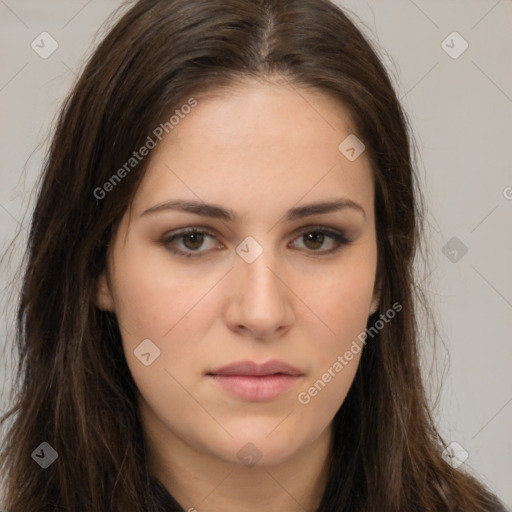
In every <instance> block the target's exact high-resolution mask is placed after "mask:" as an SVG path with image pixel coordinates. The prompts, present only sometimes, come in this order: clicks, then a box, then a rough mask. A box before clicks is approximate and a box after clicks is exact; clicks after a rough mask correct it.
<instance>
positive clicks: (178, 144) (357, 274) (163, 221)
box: [96, 80, 378, 512]
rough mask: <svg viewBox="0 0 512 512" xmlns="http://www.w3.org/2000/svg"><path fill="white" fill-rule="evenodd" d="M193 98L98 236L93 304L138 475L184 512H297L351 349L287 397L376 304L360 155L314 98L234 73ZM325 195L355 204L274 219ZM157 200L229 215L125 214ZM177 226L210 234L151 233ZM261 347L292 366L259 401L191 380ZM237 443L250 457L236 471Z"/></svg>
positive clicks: (341, 115) (344, 123) (339, 110)
mask: <svg viewBox="0 0 512 512" xmlns="http://www.w3.org/2000/svg"><path fill="white" fill-rule="evenodd" d="M195 98H196V99H197V100H198V105H197V107H195V108H194V109H193V110H192V112H191V113H190V114H189V115H188V116H186V117H185V118H184V119H183V120H181V121H180V123H179V125H177V126H176V127H175V128H174V129H173V130H172V131H171V132H170V133H169V134H168V135H167V136H166V137H165V138H164V139H163V140H162V143H161V144H160V145H159V146H158V147H157V148H156V149H154V150H153V152H152V154H151V160H150V163H149V167H148V170H147V173H146V175H145V176H144V178H143V180H142V183H141V184H140V187H139V189H138V190H137V193H136V195H135V198H134V200H133V203H132V205H131V206H130V208H129V209H128V210H127V212H126V214H125V215H124V217H123V219H122V221H121V223H120V225H119V228H118V230H117V231H116V233H115V235H114V238H113V241H112V245H111V247H110V252H109V264H108V269H107V270H106V272H105V273H104V274H103V275H102V276H101V277H100V279H99V281H98V292H97V298H96V300H97V304H98V306H99V307H101V308H103V309H105V310H110V311H114V312H115V314H116V316H117V318H118V321H119V324H120V328H121V334H122V340H123V346H124V351H125V354H126V358H127V362H128V365H129V368H130V371H131V373H132V375H133V378H134V380H135V383H136V384H137V387H138V389H139V410H140V416H141V420H142V424H143V429H144V433H145V436H146V439H147V443H148V452H149V456H148V465H149V468H150V472H151V473H152V474H153V475H155V476H156V477H157V478H158V479H159V480H160V481H161V482H162V483H163V484H164V485H165V486H166V488H167V489H168V490H169V492H171V493H172V494H173V496H174V497H175V498H176V499H177V500H178V501H179V502H180V503H181V505H182V506H183V508H184V509H185V510H194V509H196V510H198V511H199V512H210V511H212V512H213V511H218V510H223V511H227V512H230V511H235V510H236V511H239V510H245V511H249V512H250V511H256V510H257V511H261V510H279V511H281V512H292V511H293V512H295V511H303V510H314V509H315V507H316V506H318V504H319V502H320V499H321V496H322V493H323V491H324V488H325V484H326V478H327V471H326V468H327V466H326V464H327V459H328V453H329V443H330V438H331V422H332V419H333V417H334V415H335V413H336V411H337V410H338V409H339V408H340V406H341V405H342V403H343V401H344V399H345V396H346V394H347V392H348V390H349V388H350V385H351V384H352V381H353V378H354V375H355V372H356V369H357V365H358V362H359V358H360V353H358V354H355V355H354V357H353V359H352V360H351V361H350V362H348V364H347V365H346V366H344V368H343V370H342V371H340V372H339V373H337V374H336V376H335V377H334V378H332V379H331V381H330V382H329V383H328V384H327V385H326V386H325V387H324V388H323V389H322V390H321V391H320V392H318V394H317V395H316V396H314V397H311V400H310V402H309V403H308V404H302V403H300V402H299V400H298V395H299V393H300V392H303V391H305V390H306V391H307V390H308V388H310V387H311V386H312V385H313V383H314V382H315V381H317V380H318V379H319V378H321V377H322V375H323V374H324V373H325V372H326V371H327V369H328V368H329V367H332V365H333V363H334V362H335V361H336V360H337V357H338V356H340V355H343V354H344V353H345V352H346V351H347V350H348V349H349V347H350V345H351V344H352V342H353V341H354V340H356V339H357V336H358V334H360V333H361V332H362V331H364V330H365V327H366V323H367V319H368V316H369V315H370V314H371V313H373V312H374V311H375V310H376V308H377V305H378V293H377V291H376V267H377V243H376V232H375V216H374V209H373V201H374V184H373V178H372V171H371V166H370V161H369V158H368V156H367V153H366V152H363V153H362V154H361V156H359V158H357V159H356V160H355V161H349V160H348V159H347V158H346V157H345V156H344V155H343V154H341V153H340V151H339V150H338V145H339V144H340V143H341V141H343V140H344V139H345V137H347V136H348V135H349V134H351V133H354V132H356V130H355V126H354V123H353V121H352V119H351V117H350V115H349V112H348V111H347V109H346V108H345V107H344V106H343V105H342V104H341V103H340V102H338V101H336V100H335V99H333V98H331V97H329V96H328V95H326V94H324V93H320V92H318V91H314V90H312V89H305V88H302V87H300V88H299V87H297V86H294V87H291V86H290V85H289V84H287V83H286V82H285V81H280V80H275V81H269V82H265V83H263V82H259V81H253V80H247V81H245V82H243V83H241V84H239V85H237V86H236V87H235V86H234V87H233V88H231V89H230V90H226V89H224V90H223V91H220V92H219V93H217V94H213V93H212V92H209V93H208V94H203V95H198V96H195ZM339 198H344V199H349V200H351V201H353V202H355V203H357V204H359V205H360V206H361V207H362V208H363V210H364V214H363V213H361V212H360V211H358V210H357V209H356V208H350V207H346V208H344V209H342V210H339V211H334V212H330V213H324V214H315V215H311V216H308V217H306V218H302V219H296V220H291V221H290V220H286V219H285V213H286V212H287V211H288V210H289V209H291V208H295V207H297V206H303V205H306V204H310V203H316V202H321V201H326V200H333V199H339ZM171 199H172V200H174V199H183V200H194V201H204V202H206V203H214V204H216V205H219V206H222V207H224V208H229V209H232V210H233V211H234V213H235V214H236V215H237V218H236V220H235V221H226V220H221V219H215V218H208V217H201V216H199V215H197V214H194V213H188V212H179V211H176V210H170V209H167V210H161V211H158V212H153V213H149V214H146V215H141V214H142V213H143V212H144V211H146V210H147V209H149V208H151V207H153V206H155V205H159V204H161V203H164V202H166V201H169V200H171ZM318 225H320V226H324V227H329V228H331V229H333V230H334V231H338V232H341V233H343V234H345V236H346V237H347V238H348V239H349V240H350V241H351V243H350V244H348V245H340V246H338V245H337V243H336V241H335V240H333V239H331V238H330V237H329V236H328V235H324V236H325V238H324V240H323V242H322V241H321V239H320V241H318V239H314V240H313V241H312V242H311V241H308V238H307V237H304V236H303V235H304V234H306V233H311V232H313V233H315V230H312V229H309V230H308V228H311V227H317V226H318ZM188 227H197V228H201V227H202V228H208V230H209V231H211V232H212V233H213V234H214V236H213V237H210V236H205V237H204V239H203V244H202V245H201V242H197V240H194V239H191V238H190V236H189V237H182V238H181V239H180V238H177V239H175V240H174V241H173V242H169V243H168V244H167V246H166V245H165V243H163V242H162V239H163V237H164V236H165V235H169V234H170V233H172V232H175V231H177V230H180V229H182V228H188ZM316 231H318V229H316ZM248 236H251V237H253V238H254V239H255V240H256V241H257V243H258V244H259V245H260V246H261V248H262V249H263V252H262V254H261V255H260V256H259V257H258V258H257V259H256V260H255V261H253V262H252V263H248V262H247V261H245V260H244V259H243V258H242V257H241V256H239V254H238V253H237V252H236V248H237V246H238V245H239V244H240V243H241V242H242V241H243V240H244V239H245V238H246V237H248ZM171 248H175V249H181V250H182V251H185V252H189V253H190V252H194V250H195V251H196V254H197V252H198V251H199V252H200V253H201V256H199V257H198V256H192V257H189V258H187V257H183V256H181V257H180V256H179V255H177V254H174V253H173V252H171V250H170V249H171ZM251 250H252V249H251ZM330 250H331V252H330V253H329V252H328V251H330ZM144 339H150V340H151V341H152V343H154V345H156V346H157V347H158V348H159V350H160V356H159V357H157V358H156V359H155V360H154V362H152V363H151V364H150V365H149V366H145V365H144V364H142V363H141V361H140V360H139V359H138V358H137V357H136V356H135V355H134V350H135V349H136V348H137V347H138V346H139V344H140V343H141V342H142V340H144ZM359 344H360V343H359ZM270 359H280V360H282V361H285V362H287V363H289V364H291V365H293V366H294V367H296V368H298V369H300V370H301V372H302V373H303V375H302V376H301V377H300V378H299V379H298V380H297V382H296V384H294V385H293V386H292V388H291V389H289V390H287V391H286V392H285V393H283V394H282V395H280V396H278V397H277V398H274V399H272V400H269V401H264V402H255V401H250V400H245V399H242V398H241V397H238V396H234V395H232V394H229V393H228V392H226V391H225V390H224V389H222V388H220V387H219V386H218V385H216V383H215V382H212V380H211V378H209V377H207V376H206V373H207V372H208V371H211V370H212V369H214V368H218V367H220V366H224V365H226V364H228V363H232V362H234V361H240V360H253V361H257V362H265V361H268V360H270ZM247 443H252V445H253V447H251V448H247V447H246V448H243V447H244V446H245V445H246V444H247ZM240 450H242V453H245V454H246V453H247V451H248V450H249V454H251V453H252V454H253V455H255V456H256V455H259V456H260V457H261V458H260V459H259V461H258V462H257V464H256V465H254V466H248V465H246V464H245V463H244V462H243V461H242V460H240V458H239V456H237V454H239V453H240ZM243 450H245V451H243Z"/></svg>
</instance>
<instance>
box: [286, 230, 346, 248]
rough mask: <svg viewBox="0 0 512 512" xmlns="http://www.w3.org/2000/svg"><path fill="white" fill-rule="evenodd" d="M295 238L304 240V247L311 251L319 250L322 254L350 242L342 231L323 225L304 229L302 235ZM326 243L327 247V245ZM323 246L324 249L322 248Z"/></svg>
mask: <svg viewBox="0 0 512 512" xmlns="http://www.w3.org/2000/svg"><path fill="white" fill-rule="evenodd" d="M295 240H300V241H302V243H303V246H304V248H305V249H308V250H309V251H310V252H319V253H320V254H326V253H332V252H335V251H337V250H338V249H339V248H340V247H341V246H342V245H348V244H349V243H350V241H349V240H348V239H347V238H346V237H345V236H344V235H343V234H342V233H338V232H337V231H333V230H331V229H327V228H323V227H313V228H309V229H308V230H307V231H303V232H302V233H301V236H299V237H298V238H296V239H295ZM327 242H329V243H327ZM326 243H327V247H325V245H326ZM322 247H323V250H320V249H322ZM299 248H300V247H299Z"/></svg>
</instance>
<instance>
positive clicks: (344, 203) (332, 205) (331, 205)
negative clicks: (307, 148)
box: [141, 198, 366, 221]
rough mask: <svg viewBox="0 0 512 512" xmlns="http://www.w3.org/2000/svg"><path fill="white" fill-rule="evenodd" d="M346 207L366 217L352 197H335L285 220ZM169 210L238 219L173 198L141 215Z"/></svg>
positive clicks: (294, 211) (212, 206)
mask: <svg viewBox="0 0 512 512" xmlns="http://www.w3.org/2000/svg"><path fill="white" fill-rule="evenodd" d="M346 209H350V210H354V211H357V212H359V213H361V214H362V215H363V217H364V218H365V219H366V212H365V210H364V208H363V207H362V206H361V205H360V204H359V203H356V202H354V201H352V200H351V199H345V198H341V199H334V200H330V201H322V202H318V203H310V204H307V205H304V206H298V207H296V208H292V209H290V210H288V212H286V214H285V216H284V217H285V220H287V221H292V220H297V219H302V218H304V217H309V216H311V215H321V214H325V213H332V212H337V211H341V210H346ZM167 210H176V211H182V212H186V213H194V214H195V215H200V216H201V217H211V218H214V219H221V220H226V221H235V220H236V219H237V215H236V213H235V212H234V211H233V210H230V209H226V208H223V207H221V206H218V205H216V204H208V203H203V202H201V201H184V200H171V201H165V202H164V203H159V204H157V205H155V206H152V207H151V208H148V209H147V210H145V211H144V212H143V213H142V214H141V217H143V216H145V215H151V214H154V213H157V212H162V211H167Z"/></svg>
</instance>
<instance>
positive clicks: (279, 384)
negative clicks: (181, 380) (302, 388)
mask: <svg viewBox="0 0 512 512" xmlns="http://www.w3.org/2000/svg"><path fill="white" fill-rule="evenodd" d="M207 376H208V377H209V378H211V379H212V380H213V381H214V382H215V383H216V384H218V385H220V387H221V388H223V389H224V390H225V391H227V392H229V393H231V394H234V395H237V396H239V397H241V398H243V399H245V400H248V401H252V402H265V401H269V400H273V399H275V398H277V397H278V396H280V395H281V394H283V393H284V392H285V391H287V390H289V389H290V388H292V387H293V386H294V385H295V384H296V383H297V382H298V381H299V380H300V378H301V377H302V376H303V373H302V372H301V371H300V370H298V369H297V368H295V367H293V366H291V365H289V364H287V363H285V362H283V361H278V360H276V359H273V360H271V361H267V362H265V363H256V362H254V361H238V362H235V363H231V364H229V365H226V366H223V367H221V368H217V369H216V370H213V371H211V372H208V373H207Z"/></svg>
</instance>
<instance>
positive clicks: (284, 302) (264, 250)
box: [229, 237, 290, 335]
mask: <svg viewBox="0 0 512 512" xmlns="http://www.w3.org/2000/svg"><path fill="white" fill-rule="evenodd" d="M248 238H249V239H246V240H244V241H243V242H242V243H241V244H239V246H238V247H237V251H236V252H237V254H238V255H237V257H236V260H235V267H234V269H233V274H232V279H233V280H234V281H235V282H234V283H233V288H232V290H233V293H232V295H231V301H232V303H231V309H230V311H231V315H230V317H229V319H230V322H232V323H234V324H236V325H237V326H238V327H240V326H244V327H246V328H248V329H250V330H251V331H253V332H254V333H256V332H258V333H259V335H262V334H263V333H267V334H268V333H270V332H273V331H274V330H276V329H278V328H279V327H281V326H282V325H283V324H285V323H287V321H288V320H289V319H290V318H289V317H288V316H287V315H289V312H290V304H289V299H290V298H289V292H288V290H287V287H286V286H284V284H283V282H282V281H281V279H283V278H282V277H280V273H282V270H281V268H282V267H281V265H280V264H279V259H278V257H277V256H276V254H275V251H274V249H273V248H272V247H270V246H269V247H264V246H263V245H260V244H259V243H258V242H257V241H256V240H255V239H252V240H251V239H250V238H251V237H248ZM283 281H284V279H283Z"/></svg>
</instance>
